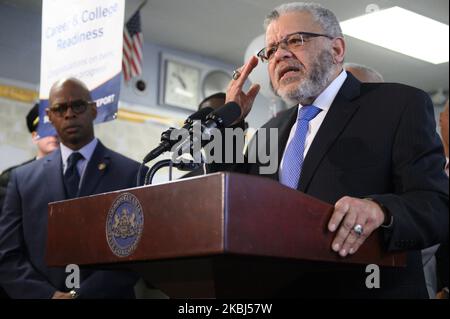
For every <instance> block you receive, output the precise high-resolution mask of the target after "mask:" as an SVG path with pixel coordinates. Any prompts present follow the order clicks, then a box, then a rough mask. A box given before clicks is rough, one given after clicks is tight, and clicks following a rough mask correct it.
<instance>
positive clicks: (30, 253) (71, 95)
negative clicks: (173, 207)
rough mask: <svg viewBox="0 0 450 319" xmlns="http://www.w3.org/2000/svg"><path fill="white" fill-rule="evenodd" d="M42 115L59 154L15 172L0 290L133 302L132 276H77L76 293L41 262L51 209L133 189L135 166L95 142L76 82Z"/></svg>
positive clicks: (0, 257)
mask: <svg viewBox="0 0 450 319" xmlns="http://www.w3.org/2000/svg"><path fill="white" fill-rule="evenodd" d="M47 115H48V117H49V119H50V121H51V122H52V124H53V126H54V127H55V129H56V131H57V133H58V135H59V138H60V141H61V149H60V150H58V151H55V152H53V153H52V154H50V155H48V156H46V157H44V158H42V159H40V160H37V161H34V162H33V163H30V164H28V165H25V166H23V167H20V168H18V169H17V170H16V171H14V172H13V173H12V176H11V179H10V183H9V185H8V190H7V193H6V198H5V204H4V209H3V212H2V215H1V216H0V285H1V286H2V287H3V288H4V289H5V290H6V292H7V293H8V295H10V297H12V298H57V299H70V298H76V297H80V298H133V297H134V284H135V283H136V281H137V279H138V277H137V275H136V274H134V273H131V272H120V271H91V270H81V278H80V279H81V280H80V287H79V289H69V288H67V287H66V284H65V282H66V276H67V275H68V274H67V273H65V269H61V268H49V267H47V265H46V263H45V250H46V249H45V248H46V241H47V214H48V213H47V204H48V203H49V202H54V201H60V200H65V199H71V198H76V197H80V196H87V195H93V194H98V193H104V192H110V191H114V190H119V189H124V188H130V187H134V186H135V183H136V175H137V171H138V168H139V163H137V162H134V161H132V160H131V159H128V158H126V157H124V156H122V155H120V154H118V153H116V152H113V151H112V150H110V149H108V148H106V147H105V146H103V144H102V143H101V142H100V141H99V140H98V139H96V138H95V136H94V124H93V122H94V120H95V117H96V115H97V106H96V104H95V102H93V101H92V100H91V96H90V93H89V90H88V89H87V88H86V86H85V85H84V84H83V83H82V82H80V81H78V80H76V79H73V78H71V79H65V80H61V81H58V82H57V83H55V84H54V85H53V86H52V88H51V90H50V96H49V108H48V109H47Z"/></svg>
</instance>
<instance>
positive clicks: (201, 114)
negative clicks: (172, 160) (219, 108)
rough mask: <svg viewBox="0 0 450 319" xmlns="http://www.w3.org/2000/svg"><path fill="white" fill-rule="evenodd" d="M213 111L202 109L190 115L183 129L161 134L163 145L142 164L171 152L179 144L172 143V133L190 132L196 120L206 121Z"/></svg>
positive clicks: (169, 130)
mask: <svg viewBox="0 0 450 319" xmlns="http://www.w3.org/2000/svg"><path fill="white" fill-rule="evenodd" d="M212 111H214V109H213V108H212V107H205V108H202V109H200V110H198V111H197V112H195V113H193V114H191V115H189V116H188V118H187V119H186V120H185V121H184V125H183V127H182V128H181V129H176V128H174V127H171V128H169V129H168V130H167V131H164V132H163V133H162V134H161V143H159V145H158V146H157V147H156V148H154V149H153V150H151V151H150V152H149V153H148V154H147V155H146V156H145V157H144V159H143V160H142V163H143V164H146V163H148V162H150V161H151V160H153V159H155V158H156V157H158V156H159V155H161V154H162V153H164V152H166V151H170V149H171V148H172V146H173V145H175V143H176V142H178V141H172V140H171V139H170V135H171V134H172V132H173V131H174V130H179V131H182V130H188V129H189V128H190V127H191V126H192V124H193V123H194V121H196V120H200V121H203V120H205V118H206V116H207V115H208V114H210V113H211V112H212Z"/></svg>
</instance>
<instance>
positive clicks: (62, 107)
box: [50, 100, 95, 116]
mask: <svg viewBox="0 0 450 319" xmlns="http://www.w3.org/2000/svg"><path fill="white" fill-rule="evenodd" d="M93 104H95V102H92V101H85V100H75V101H72V102H67V103H56V104H53V105H52V106H51V107H50V111H52V112H53V113H55V114H56V115H58V116H64V114H66V112H67V109H68V108H69V107H70V108H71V109H72V112H73V113H75V114H77V115H78V114H81V113H84V112H85V111H86V109H87V107H88V106H89V105H93Z"/></svg>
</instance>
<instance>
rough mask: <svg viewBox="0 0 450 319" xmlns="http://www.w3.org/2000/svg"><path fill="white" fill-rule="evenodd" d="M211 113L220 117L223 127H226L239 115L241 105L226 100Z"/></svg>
mask: <svg viewBox="0 0 450 319" xmlns="http://www.w3.org/2000/svg"><path fill="white" fill-rule="evenodd" d="M212 114H214V115H215V116H217V117H218V118H220V119H222V126H223V127H228V126H230V125H231V124H233V123H234V122H235V121H236V120H237V119H238V118H239V117H240V116H241V107H240V106H239V104H237V103H235V102H228V103H227V104H225V105H224V106H222V107H221V108H219V109H217V110H216V111H214V113H212Z"/></svg>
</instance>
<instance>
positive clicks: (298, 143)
mask: <svg viewBox="0 0 450 319" xmlns="http://www.w3.org/2000/svg"><path fill="white" fill-rule="evenodd" d="M320 111H322V110H321V109H319V108H318V107H315V106H314V105H305V106H303V107H302V108H301V109H300V111H299V112H298V117H297V128H296V129H295V133H294V137H293V138H292V140H291V142H290V143H289V145H288V146H287V149H286V152H285V153H284V159H283V167H282V169H281V171H280V183H281V184H283V185H286V186H288V187H290V188H294V189H297V187H298V182H299V180H300V174H301V171H302V166H303V154H304V152H305V140H306V134H307V133H308V127H309V121H311V120H312V119H313V118H315V117H316V116H317V114H319V113H320Z"/></svg>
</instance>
